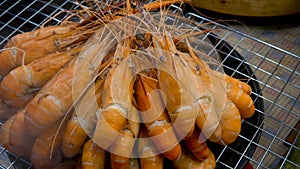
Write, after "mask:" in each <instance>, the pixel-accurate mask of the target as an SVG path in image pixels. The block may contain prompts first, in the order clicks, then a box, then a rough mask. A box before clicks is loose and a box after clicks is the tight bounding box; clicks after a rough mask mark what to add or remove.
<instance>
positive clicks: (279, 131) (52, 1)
mask: <svg viewBox="0 0 300 169" xmlns="http://www.w3.org/2000/svg"><path fill="white" fill-rule="evenodd" d="M76 7H78V4H77V3H76V2H74V1H72V0H45V1H43V0H32V1H29V0H17V1H15V0H4V1H2V2H0V49H2V48H3V46H4V45H5V44H6V42H7V41H8V40H9V39H10V38H11V37H13V36H14V35H16V34H19V33H23V32H27V31H32V30H34V29H36V28H38V27H39V26H41V25H42V24H43V23H44V22H45V21H47V20H48V19H49V18H51V19H52V22H53V23H52V24H59V23H60V22H61V20H63V17H61V18H60V16H55V14H56V13H57V12H59V11H64V10H65V9H70V8H73V9H74V8H76ZM174 8H176V7H174ZM177 9H180V8H177ZM54 16H55V17H54ZM185 17H187V18H191V19H196V20H197V22H199V23H205V22H210V23H211V24H209V27H210V29H213V30H217V29H220V28H221V29H222V30H226V31H216V33H217V35H218V37H219V38H220V39H221V40H223V41H226V42H228V43H229V44H230V45H231V46H232V47H233V49H232V50H236V51H238V52H239V53H240V54H241V55H242V56H243V59H241V60H239V61H240V62H242V63H243V64H246V65H247V66H249V67H250V68H251V69H252V71H253V73H254V74H255V75H256V77H257V78H256V79H253V77H252V76H247V78H249V80H254V81H255V82H257V83H258V84H259V86H260V88H261V90H262V93H253V94H254V95H255V96H256V97H259V98H260V99H263V101H264V111H260V110H256V113H260V114H261V115H263V116H264V119H263V125H259V126H256V129H257V131H258V132H257V134H258V133H260V134H261V137H260V140H259V142H254V141H252V140H249V139H248V141H249V143H248V145H245V146H246V147H250V146H253V145H254V146H255V147H256V150H255V152H254V154H253V156H251V157H247V156H246V155H245V152H240V154H241V155H242V157H243V158H246V159H248V160H249V162H250V164H251V165H252V166H253V167H254V168H257V169H258V168H259V169H265V168H274V169H277V168H288V167H290V168H300V163H299V161H298V162H297V160H295V159H290V158H289V156H290V154H292V153H293V152H298V154H299V153H300V148H299V142H300V139H299V134H300V132H299V128H298V127H296V124H297V123H298V122H299V119H300V100H299V98H300V92H299V91H300V64H299V60H300V56H299V53H297V54H294V53H291V52H289V51H286V50H284V49H282V48H279V47H276V46H274V45H272V44H270V43H267V42H265V41H262V40H260V39H257V38H255V37H253V36H250V35H248V34H245V33H243V32H241V31H238V30H236V29H233V28H232V27H228V26H225V25H223V24H220V23H216V22H212V21H211V20H210V19H207V18H205V17H203V16H200V15H197V14H195V13H191V12H190V13H186V14H185ZM231 52H232V51H230V52H228V53H226V55H227V56H226V57H228V58H229V57H232V56H231ZM225 60H226V58H225ZM229 69H230V67H229ZM232 71H233V74H242V73H241V72H239V70H238V69H233V70H232ZM243 76H245V75H244V74H243ZM254 101H255V100H254ZM2 124H3V123H2V122H1V121H0V126H2ZM290 133H294V135H295V137H294V139H290V140H287V137H288V136H289V134H290ZM0 137H1V136H0ZM239 137H241V138H243V135H240V136H239ZM253 137H255V136H253ZM225 149H230V147H229V146H226V147H224V150H225ZM224 150H223V151H224ZM244 151H247V148H246V150H244ZM298 158H299V157H298ZM239 161H240V160H238V161H237V163H238V162H239ZM217 162H218V163H222V161H221V159H219V158H217ZM223 166H224V168H236V167H237V166H238V165H236V166H228V165H226V164H224V163H223ZM0 168H4V169H8V168H21V169H23V168H28V169H29V168H32V166H31V164H30V163H29V162H28V161H26V160H23V159H22V158H19V157H17V156H15V155H14V154H11V153H10V152H8V151H7V150H6V149H5V148H3V147H0Z"/></svg>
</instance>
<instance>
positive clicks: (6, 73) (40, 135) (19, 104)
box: [0, 1, 255, 169]
mask: <svg viewBox="0 0 300 169" xmlns="http://www.w3.org/2000/svg"><path fill="white" fill-rule="evenodd" d="M134 4H135V8H133V7H132V6H131V5H132V4H130V2H129V1H126V2H125V3H124V4H123V6H122V5H120V3H119V4H118V5H111V6H110V8H107V7H105V10H104V9H103V10H102V11H101V12H99V11H98V10H97V11H93V13H92V14H93V15H94V16H93V17H92V19H89V20H85V21H82V22H80V23H74V22H66V23H63V24H61V25H59V26H48V27H44V28H40V29H37V30H35V31H33V32H28V33H24V34H20V35H16V36H15V37H13V38H12V39H11V40H10V41H9V42H8V43H7V45H6V47H5V48H4V49H3V50H2V52H1V53H0V59H1V62H0V75H1V83H0V92H1V95H0V99H1V100H0V101H1V103H0V115H1V118H2V119H5V123H4V125H3V126H2V127H1V130H0V135H1V138H0V143H1V144H2V146H3V147H5V148H6V149H8V150H9V151H10V152H12V153H14V154H16V155H18V156H21V157H23V158H25V159H27V160H29V161H30V162H31V163H32V164H33V166H34V167H35V168H143V169H144V168H163V167H166V165H169V164H171V165H172V166H173V167H174V168H205V169H207V168H215V166H216V160H215V155H214V154H213V152H212V151H211V150H210V148H209V146H208V144H207V142H211V143H213V144H222V145H228V144H231V143H232V142H234V141H235V140H236V138H237V137H238V136H239V133H240V130H241V120H242V119H243V118H248V117H250V116H252V115H253V114H254V112H255V109H254V103H253V101H252V99H251V97H250V93H251V88H250V86H249V85H248V84H246V83H244V82H242V81H240V80H238V79H234V78H232V77H230V76H228V75H226V74H225V73H224V72H223V70H222V66H221V64H220V61H219V60H218V54H217V52H216V51H214V50H213V46H212V45H210V43H209V42H206V41H203V40H201V39H200V38H199V37H204V36H205V35H206V34H207V33H209V31H201V30H200V29H198V28H197V26H199V25H197V24H196V23H193V21H191V20H188V19H186V18H182V17H180V16H179V15H178V14H174V13H170V12H169V11H168V10H164V9H161V10H159V12H151V11H150V9H153V8H155V7H156V8H157V7H161V6H162V5H165V4H164V3H161V2H153V3H152V4H151V3H150V4H146V5H144V6H142V5H139V4H138V3H137V2H135V3H134ZM99 7H100V6H99ZM122 7H124V8H123V9H122ZM107 9H109V10H107ZM106 10H107V11H106ZM105 11H106V12H105ZM170 21H171V22H170ZM191 25H193V26H191ZM167 162H168V163H167ZM166 163H167V164H166Z"/></svg>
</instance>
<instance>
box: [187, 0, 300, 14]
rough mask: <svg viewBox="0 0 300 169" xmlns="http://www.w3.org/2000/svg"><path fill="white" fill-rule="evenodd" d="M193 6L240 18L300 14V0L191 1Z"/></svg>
mask: <svg viewBox="0 0 300 169" xmlns="http://www.w3.org/2000/svg"><path fill="white" fill-rule="evenodd" d="M191 2H192V4H193V6H195V7H199V8H203V9H207V10H210V11H214V12H220V13H225V14H232V15H239V16H257V17H260V16H263V17H269V16H283V15H290V14H297V13H300V0H191Z"/></svg>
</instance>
